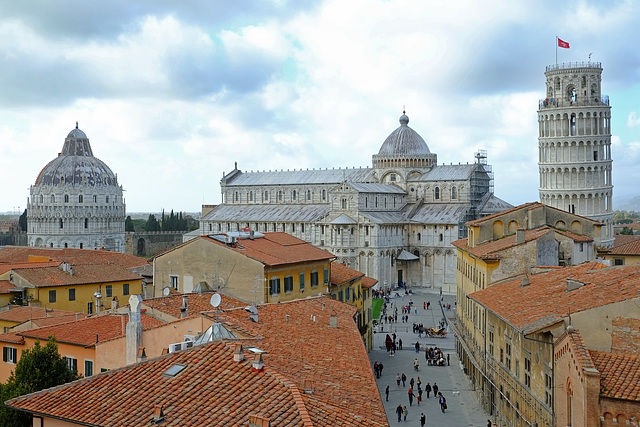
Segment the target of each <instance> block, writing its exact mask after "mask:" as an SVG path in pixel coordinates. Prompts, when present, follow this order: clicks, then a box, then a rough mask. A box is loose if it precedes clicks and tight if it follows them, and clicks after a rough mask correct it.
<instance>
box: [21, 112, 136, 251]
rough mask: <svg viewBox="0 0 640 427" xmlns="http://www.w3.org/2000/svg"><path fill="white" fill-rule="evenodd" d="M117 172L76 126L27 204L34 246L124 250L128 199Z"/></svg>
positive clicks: (50, 163)
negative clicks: (124, 197) (95, 154)
mask: <svg viewBox="0 0 640 427" xmlns="http://www.w3.org/2000/svg"><path fill="white" fill-rule="evenodd" d="M122 191H123V190H122V187H121V186H120V185H118V177H117V175H116V174H114V173H113V171H112V170H111V169H110V168H109V166H107V165H106V164H105V163H104V162H103V161H102V160H100V159H98V158H97V157H94V155H93V151H92V150H91V144H90V143H89V138H87V135H86V134H85V133H84V132H83V131H81V130H80V129H78V124H77V123H76V128H75V129H73V130H71V132H69V134H68V135H67V137H66V138H65V140H64V145H63V147H62V151H61V152H60V153H59V154H58V157H56V158H55V159H53V160H52V161H50V162H49V163H48V164H47V165H46V166H45V167H44V168H43V169H42V170H41V171H40V173H39V174H38V176H37V178H36V181H35V184H34V185H33V186H31V191H30V193H31V197H30V200H29V201H28V206H27V234H28V238H29V245H30V246H46V247H74V248H86V249H108V250H115V251H119V252H123V251H124V218H125V205H124V200H123V198H122Z"/></svg>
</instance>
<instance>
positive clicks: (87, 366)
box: [84, 359, 93, 377]
mask: <svg viewBox="0 0 640 427" xmlns="http://www.w3.org/2000/svg"><path fill="white" fill-rule="evenodd" d="M91 375H93V360H87V359H84V376H85V377H90V376H91Z"/></svg>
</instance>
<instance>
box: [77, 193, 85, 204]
mask: <svg viewBox="0 0 640 427" xmlns="http://www.w3.org/2000/svg"><path fill="white" fill-rule="evenodd" d="M83 201H84V197H83V196H82V194H81V195H79V196H78V203H82V202H83Z"/></svg>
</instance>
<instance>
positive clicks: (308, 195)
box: [307, 190, 311, 200]
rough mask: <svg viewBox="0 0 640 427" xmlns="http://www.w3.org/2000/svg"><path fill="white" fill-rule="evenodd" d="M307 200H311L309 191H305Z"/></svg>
mask: <svg viewBox="0 0 640 427" xmlns="http://www.w3.org/2000/svg"><path fill="white" fill-rule="evenodd" d="M307 200H311V190H307Z"/></svg>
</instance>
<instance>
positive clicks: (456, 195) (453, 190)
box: [451, 187, 458, 200]
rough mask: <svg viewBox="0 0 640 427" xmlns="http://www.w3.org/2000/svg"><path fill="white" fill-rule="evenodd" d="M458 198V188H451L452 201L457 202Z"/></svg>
mask: <svg viewBox="0 0 640 427" xmlns="http://www.w3.org/2000/svg"><path fill="white" fill-rule="evenodd" d="M457 198H458V190H457V189H456V187H451V200H455V199H457Z"/></svg>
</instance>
